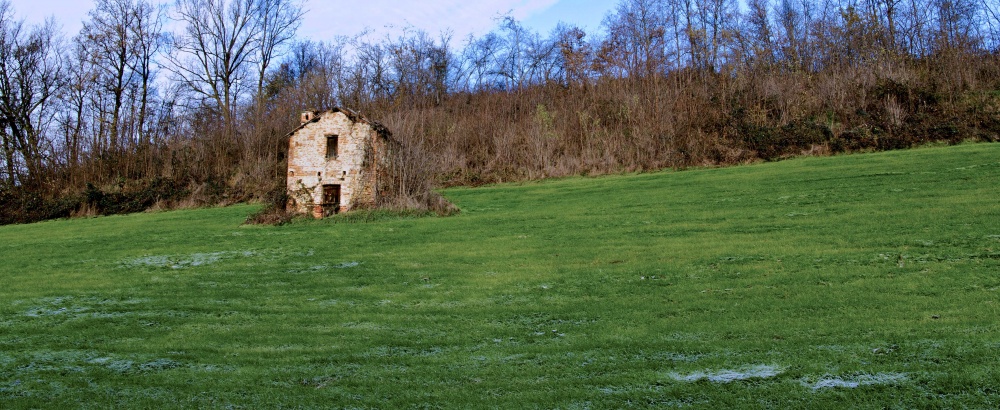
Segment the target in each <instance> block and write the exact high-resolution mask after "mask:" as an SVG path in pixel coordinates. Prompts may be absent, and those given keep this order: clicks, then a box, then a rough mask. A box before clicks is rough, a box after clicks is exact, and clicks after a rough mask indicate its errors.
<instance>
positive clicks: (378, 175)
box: [287, 108, 396, 218]
mask: <svg viewBox="0 0 1000 410" xmlns="http://www.w3.org/2000/svg"><path fill="white" fill-rule="evenodd" d="M395 145H396V143H395V142H394V141H393V140H392V136H391V135H390V133H389V131H388V130H387V129H386V128H385V127H384V126H382V125H381V124H379V123H377V122H372V121H368V120H367V119H365V118H364V117H363V116H361V115H360V114H358V113H356V112H354V111H351V110H348V109H344V108H335V109H333V110H329V111H306V112H303V113H302V125H301V126H299V128H297V129H296V130H295V131H292V132H291V133H289V134H288V175H287V177H288V182H287V186H288V198H289V199H288V211H290V212H296V213H304V214H310V213H311V214H312V215H313V216H314V217H316V218H322V217H324V216H329V215H332V214H334V213H337V212H346V211H350V210H352V209H357V208H368V207H374V206H375V205H376V204H377V203H378V201H379V199H380V198H381V197H380V195H383V194H384V193H383V192H381V191H384V190H385V185H386V183H387V182H388V175H389V168H390V167H391V165H392V158H391V153H392V151H393V149H394V147H395Z"/></svg>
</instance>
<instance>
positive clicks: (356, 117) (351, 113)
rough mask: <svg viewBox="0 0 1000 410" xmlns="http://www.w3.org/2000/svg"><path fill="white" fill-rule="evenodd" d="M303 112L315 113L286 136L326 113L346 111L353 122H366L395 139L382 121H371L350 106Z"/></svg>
mask: <svg viewBox="0 0 1000 410" xmlns="http://www.w3.org/2000/svg"><path fill="white" fill-rule="evenodd" d="M303 112H311V113H313V118H312V120H309V121H307V122H304V123H302V124H301V125H299V126H298V127H296V128H295V129H294V130H292V131H291V132H289V133H288V134H285V137H291V136H292V135H294V134H295V133H296V132H299V130H301V129H303V128H305V127H306V126H307V125H309V124H312V123H314V122H318V121H319V120H320V119H321V118H323V116H324V115H326V114H334V113H338V112H340V113H344V115H346V116H347V118H348V119H350V120H351V121H353V122H360V123H365V124H368V125H371V127H372V129H373V130H375V132H376V133H377V134H378V135H379V136H380V137H382V138H385V139H387V140H392V139H393V138H392V132H391V131H389V128H386V126H385V125H382V123H380V122H378V121H371V120H369V119H368V118H367V117H365V116H364V115H361V113H359V112H357V111H354V110H352V109H350V108H344V107H334V108H332V109H329V110H326V111H317V110H305V111H303Z"/></svg>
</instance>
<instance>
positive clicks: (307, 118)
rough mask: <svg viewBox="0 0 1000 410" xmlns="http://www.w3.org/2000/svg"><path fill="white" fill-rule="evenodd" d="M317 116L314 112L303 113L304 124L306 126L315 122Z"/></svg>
mask: <svg viewBox="0 0 1000 410" xmlns="http://www.w3.org/2000/svg"><path fill="white" fill-rule="evenodd" d="M315 116H316V113H315V112H312V111H302V123H303V124H305V123H307V122H310V121H312V120H313V118H314V117H315Z"/></svg>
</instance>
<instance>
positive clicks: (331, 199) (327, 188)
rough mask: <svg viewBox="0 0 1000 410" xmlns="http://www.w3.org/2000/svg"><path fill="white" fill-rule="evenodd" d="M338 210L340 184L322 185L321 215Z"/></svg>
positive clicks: (334, 212)
mask: <svg viewBox="0 0 1000 410" xmlns="http://www.w3.org/2000/svg"><path fill="white" fill-rule="evenodd" d="M339 211H340V185H323V216H330V215H333V214H336V213H337V212H339Z"/></svg>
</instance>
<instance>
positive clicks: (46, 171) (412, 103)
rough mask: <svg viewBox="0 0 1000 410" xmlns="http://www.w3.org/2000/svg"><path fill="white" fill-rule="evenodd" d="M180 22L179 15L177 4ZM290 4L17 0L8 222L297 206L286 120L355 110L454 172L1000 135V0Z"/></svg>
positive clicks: (4, 23)
mask: <svg viewBox="0 0 1000 410" xmlns="http://www.w3.org/2000/svg"><path fill="white" fill-rule="evenodd" d="M168 15H169V16H171V17H172V18H173V19H176V20H177V24H178V25H179V26H180V27H182V31H181V32H178V33H167V32H165V31H164V29H163V27H164V22H165V21H166V20H165V19H166V18H167V16H168ZM302 16H303V9H302V5H301V4H300V3H297V2H294V1H292V0H178V1H177V2H176V3H173V4H171V5H168V6H162V5H156V4H153V3H150V2H148V1H147V0H98V1H97V3H96V6H95V9H94V10H93V11H92V12H91V13H90V15H89V19H88V21H87V22H86V23H85V25H84V28H83V30H82V31H81V32H80V33H78V34H77V35H75V36H73V37H72V38H71V39H69V40H60V39H61V38H62V36H61V35H60V33H58V32H57V30H56V29H55V27H56V25H55V23H54V22H48V23H46V24H43V25H41V26H28V25H26V24H24V23H23V22H20V21H19V20H17V19H16V16H15V13H14V11H13V10H12V9H11V7H10V5H9V3H8V2H7V1H6V0H0V66H2V67H0V69H2V78H0V121H2V124H0V125H2V137H3V147H2V154H3V158H2V159H0V161H2V162H3V167H2V169H0V179H2V181H3V182H0V184H2V185H0V205H2V209H3V211H2V212H0V222H3V223H11V222H22V221H29V220H37V219H43V218H51V217H60V216H68V215H71V214H94V213H114V212H128V211H135V210H140V209H145V208H149V207H174V206H187V205H199V204H208V203H225V202H236V201H245V200H250V199H265V200H275V201H280V197H281V195H280V193H281V192H282V190H283V183H284V177H283V176H284V172H285V163H284V154H285V152H284V151H285V149H286V148H287V147H286V140H285V134H286V132H287V131H289V130H291V129H292V128H293V127H294V126H295V125H296V117H297V115H296V114H297V113H298V112H299V111H300V110H303V109H325V108H329V107H334V106H345V107H350V108H353V109H357V110H359V111H361V112H363V113H364V114H365V115H366V116H367V117H369V118H373V119H377V120H379V121H381V122H382V123H384V124H385V125H387V126H388V128H389V129H390V130H392V132H393V134H394V136H395V138H396V139H398V140H400V141H401V142H403V146H404V153H403V154H404V155H403V157H402V160H403V162H402V164H401V166H399V167H396V168H397V169H399V170H401V172H400V175H398V177H399V178H398V181H397V185H398V186H397V188H398V190H397V191H398V193H399V195H397V196H396V197H394V198H391V199H390V200H389V203H386V204H384V205H385V206H396V207H405V206H423V205H422V204H426V202H427V201H428V199H427V195H426V192H427V190H428V189H429V188H430V187H432V186H441V185H456V184H480V183H490V182H501V181H512V180H524V179H534V178H543V177H551V176H563V175H571V174H595V173H607V172H621V171H634V170H649V169H659V168H665V167H675V168H682V167H687V166H697V165H725V164H734V163H741V162H747V161H754V160H759V159H776V158H782V157H785V156H791V155H802V154H827V153H832V152H842V151H857V150H879V149H894V148H902V147H909V146H912V145H914V144H920V143H924V142H927V141H936V140H944V141H953V142H957V141H961V140H966V139H978V140H989V141H996V140H1000V65H998V63H1000V48H998V47H1000V2H998V1H997V0H860V1H856V0H797V1H796V0H777V1H772V0H750V1H749V2H748V3H747V4H746V5H745V6H744V7H742V8H741V7H740V6H739V4H738V3H737V2H736V1H735V0H623V1H621V2H620V3H619V4H618V5H617V7H616V8H615V9H614V10H612V11H611V12H609V13H608V15H607V16H606V18H605V20H604V23H603V25H602V27H601V29H600V30H599V31H595V32H586V31H584V30H582V29H580V28H579V27H575V26H573V25H570V24H563V25H560V26H559V27H557V28H556V29H555V30H553V31H552V32H551V33H547V34H542V33H537V32H534V31H532V30H530V29H528V28H526V27H524V26H523V25H522V24H521V23H520V22H518V21H516V20H515V19H513V18H510V17H506V18H501V19H499V20H498V21H497V26H496V28H495V29H494V30H493V31H492V32H490V33H488V34H486V35H483V36H478V37H474V36H470V37H468V38H464V39H455V38H452V37H451V36H450V35H449V34H448V33H444V34H437V35H434V34H429V33H427V32H425V31H421V30H419V29H416V28H410V29H407V30H404V31H403V32H402V34H399V35H394V36H379V35H378V34H376V33H370V32H369V33H359V34H358V35H356V36H348V37H337V38H333V39H323V40H321V41H313V40H304V39H298V38H297V37H296V29H297V27H298V25H299V23H300V21H301V19H302Z"/></svg>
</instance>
